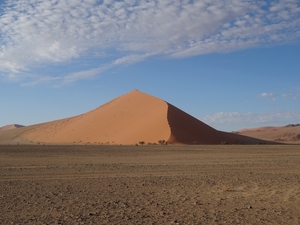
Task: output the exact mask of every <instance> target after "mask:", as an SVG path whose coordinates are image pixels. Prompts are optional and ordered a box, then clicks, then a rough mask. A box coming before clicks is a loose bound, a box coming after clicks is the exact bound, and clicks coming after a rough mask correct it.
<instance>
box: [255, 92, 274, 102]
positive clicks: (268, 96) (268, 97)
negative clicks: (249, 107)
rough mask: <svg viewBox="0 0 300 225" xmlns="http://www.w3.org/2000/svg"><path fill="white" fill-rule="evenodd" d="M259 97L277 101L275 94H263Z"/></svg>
mask: <svg viewBox="0 0 300 225" xmlns="http://www.w3.org/2000/svg"><path fill="white" fill-rule="evenodd" d="M259 96H260V97H262V98H267V99H270V100H273V101H275V100H276V94H273V93H261V94H260V95H259Z"/></svg>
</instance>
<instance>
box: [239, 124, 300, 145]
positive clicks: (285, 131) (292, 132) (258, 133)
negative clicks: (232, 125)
mask: <svg viewBox="0 0 300 225" xmlns="http://www.w3.org/2000/svg"><path fill="white" fill-rule="evenodd" d="M235 134H240V135H244V136H248V137H252V138H260V139H264V140H268V141H274V142H280V143H288V144H300V124H289V125H286V126H277V127H258V128H251V129H242V130H239V131H237V132H235Z"/></svg>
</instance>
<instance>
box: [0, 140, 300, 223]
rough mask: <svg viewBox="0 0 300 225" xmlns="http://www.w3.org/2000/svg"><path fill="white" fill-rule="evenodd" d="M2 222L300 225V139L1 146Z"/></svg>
mask: <svg viewBox="0 0 300 225" xmlns="http://www.w3.org/2000/svg"><path fill="white" fill-rule="evenodd" d="M0 211H1V213H0V224H299V223H300V213H299V212H300V150H299V146H266V145H260V146H137V147H136V146H37V145H35V146H33V145H32V146H16V145H15V146H13V145H10V146H0Z"/></svg>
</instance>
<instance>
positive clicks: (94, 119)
mask: <svg viewBox="0 0 300 225" xmlns="http://www.w3.org/2000/svg"><path fill="white" fill-rule="evenodd" d="M11 142H13V143H15V142H18V143H19V142H20V143H21V142H24V143H47V144H113V145H119V144H124V145H132V144H138V143H142V144H154V143H155V144H157V143H158V142H160V143H162V142H167V143H169V144H259V143H269V144H271V142H267V141H263V140H259V139H257V138H250V137H245V136H241V135H239V134H232V133H226V132H221V131H218V130H216V129H214V128H212V127H210V126H208V125H207V124H205V123H203V122H201V121H200V120H198V119H196V118H194V117H192V116H191V115H189V114H187V113H185V112H184V111H182V110H181V109H178V108H177V107H175V106H173V105H171V104H170V103H168V102H166V101H163V100H161V99H159V98H156V97H154V96H151V95H148V94H146V93H143V92H140V91H138V90H133V91H131V92H129V93H127V94H125V95H122V96H120V97H118V98H115V99H113V100H112V101H110V102H108V103H106V104H104V105H102V106H100V107H98V108H96V109H94V110H92V111H89V112H87V113H84V114H82V115H79V116H74V117H70V118H66V119H61V120H57V121H51V122H47V123H43V124H36V125H32V126H27V127H23V128H19V129H18V130H13V131H9V130H8V131H5V132H1V133H0V143H11Z"/></svg>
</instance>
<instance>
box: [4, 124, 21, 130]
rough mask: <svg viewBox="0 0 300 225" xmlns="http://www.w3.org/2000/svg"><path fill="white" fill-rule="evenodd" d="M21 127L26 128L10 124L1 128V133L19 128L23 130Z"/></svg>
mask: <svg viewBox="0 0 300 225" xmlns="http://www.w3.org/2000/svg"><path fill="white" fill-rule="evenodd" d="M21 127H25V126H23V125H20V124H9V125H6V126H3V127H0V131H5V130H12V129H17V128H21Z"/></svg>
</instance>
